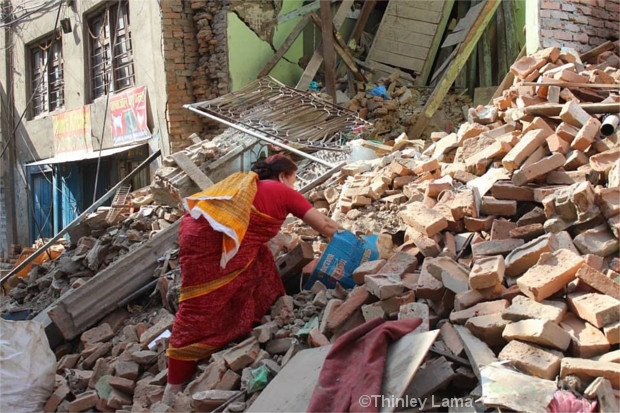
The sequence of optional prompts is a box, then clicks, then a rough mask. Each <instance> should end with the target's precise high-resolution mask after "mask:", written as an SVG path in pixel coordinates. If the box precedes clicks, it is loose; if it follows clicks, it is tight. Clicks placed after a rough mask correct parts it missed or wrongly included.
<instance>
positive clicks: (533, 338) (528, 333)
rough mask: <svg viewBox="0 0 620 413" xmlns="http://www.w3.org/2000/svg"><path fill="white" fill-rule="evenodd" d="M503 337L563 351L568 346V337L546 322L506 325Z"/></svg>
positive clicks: (552, 324) (529, 321)
mask: <svg viewBox="0 0 620 413" xmlns="http://www.w3.org/2000/svg"><path fill="white" fill-rule="evenodd" d="M503 337H504V338H505V339H506V340H508V341H512V340H521V341H527V342H528V343H535V344H540V345H543V346H547V347H553V348H557V349H558V350H562V351H565V350H566V349H567V348H568V346H569V345H570V341H571V338H570V335H569V334H568V333H567V332H566V331H565V330H564V329H562V328H561V327H560V326H558V325H557V324H556V323H554V322H552V321H547V320H537V319H531V320H521V321H517V322H515V323H512V324H508V325H507V326H506V328H505V329H504V333H503Z"/></svg>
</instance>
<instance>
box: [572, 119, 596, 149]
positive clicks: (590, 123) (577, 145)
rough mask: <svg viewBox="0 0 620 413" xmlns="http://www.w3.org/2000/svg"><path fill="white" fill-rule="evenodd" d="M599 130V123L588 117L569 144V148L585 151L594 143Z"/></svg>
mask: <svg viewBox="0 0 620 413" xmlns="http://www.w3.org/2000/svg"><path fill="white" fill-rule="evenodd" d="M600 129H601V122H600V121H599V120H598V119H596V118H594V117H590V118H589V119H588V120H587V121H586V123H585V124H584V125H583V126H582V127H581V129H579V132H578V133H577V135H576V136H575V139H574V140H573V142H572V143H571V148H573V149H578V150H580V151H585V150H586V149H587V148H588V147H589V146H590V145H591V144H592V142H594V139H595V138H596V137H597V136H598V133H599V130H600Z"/></svg>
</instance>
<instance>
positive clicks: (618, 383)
mask: <svg viewBox="0 0 620 413" xmlns="http://www.w3.org/2000/svg"><path fill="white" fill-rule="evenodd" d="M569 375H576V376H577V377H579V378H580V379H582V380H584V381H586V382H589V381H592V380H593V379H595V378H597V377H604V378H605V379H607V380H609V381H610V382H611V385H612V386H613V387H614V389H619V388H620V364H618V363H611V362H606V361H595V360H587V359H583V358H572V357H565V358H563V359H562V363H561V365H560V378H564V377H566V376H569Z"/></svg>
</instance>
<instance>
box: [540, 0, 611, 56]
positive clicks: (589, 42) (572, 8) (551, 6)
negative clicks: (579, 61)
mask: <svg viewBox="0 0 620 413" xmlns="http://www.w3.org/2000/svg"><path fill="white" fill-rule="evenodd" d="M539 22H540V23H539V24H540V27H539V29H540V30H539V39H540V45H541V47H543V48H545V47H550V46H564V47H572V48H574V49H575V50H577V51H578V52H580V53H583V52H585V51H587V50H590V49H591V48H593V47H594V46H597V45H599V44H601V43H603V42H605V41H606V40H617V39H618V32H619V26H620V23H619V22H620V0H541V2H540V10H539Z"/></svg>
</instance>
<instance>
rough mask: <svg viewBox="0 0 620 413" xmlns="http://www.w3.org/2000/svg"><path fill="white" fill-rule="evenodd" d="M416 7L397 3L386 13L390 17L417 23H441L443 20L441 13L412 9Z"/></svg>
mask: <svg viewBox="0 0 620 413" xmlns="http://www.w3.org/2000/svg"><path fill="white" fill-rule="evenodd" d="M412 5H415V2H414V3H411V5H407V4H405V3H401V2H396V3H395V4H394V6H393V7H389V8H388V9H387V10H386V11H385V12H386V13H387V14H388V15H389V16H397V17H402V18H403V19H411V20H415V21H423V22H428V23H435V24H437V23H439V21H440V20H441V13H440V12H439V11H433V10H424V9H418V8H416V7H411V6H412Z"/></svg>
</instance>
